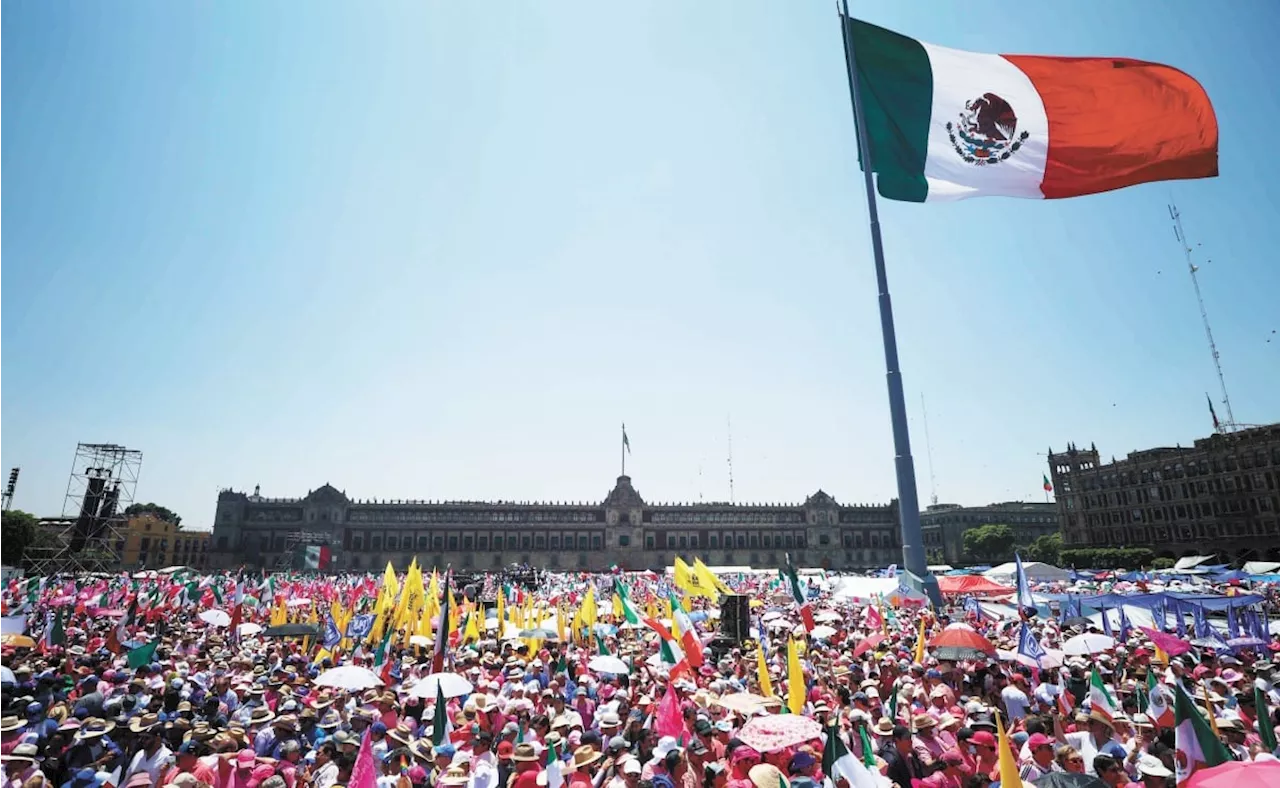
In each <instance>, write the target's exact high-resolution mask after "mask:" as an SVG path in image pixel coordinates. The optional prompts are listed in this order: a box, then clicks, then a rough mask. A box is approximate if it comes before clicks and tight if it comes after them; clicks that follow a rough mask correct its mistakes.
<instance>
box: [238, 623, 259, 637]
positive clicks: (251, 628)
mask: <svg viewBox="0 0 1280 788" xmlns="http://www.w3.org/2000/svg"><path fill="white" fill-rule="evenodd" d="M261 631H262V625H261V624H255V623H253V622H252V621H246V622H245V623H243V624H241V625H240V626H238V627H236V632H237V633H239V634H241V635H256V634H258V633H259V632H261Z"/></svg>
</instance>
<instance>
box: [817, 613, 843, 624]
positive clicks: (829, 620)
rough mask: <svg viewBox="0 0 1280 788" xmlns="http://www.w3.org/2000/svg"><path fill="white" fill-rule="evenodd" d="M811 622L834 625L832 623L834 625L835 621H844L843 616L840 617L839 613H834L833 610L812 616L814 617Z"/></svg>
mask: <svg viewBox="0 0 1280 788" xmlns="http://www.w3.org/2000/svg"><path fill="white" fill-rule="evenodd" d="M813 620H814V621H821V622H823V623H825V624H834V623H836V622H837V621H843V620H844V616H842V615H840V614H839V613H837V612H836V611H834V610H824V611H822V612H821V613H819V614H818V615H816V616H814V617H813Z"/></svg>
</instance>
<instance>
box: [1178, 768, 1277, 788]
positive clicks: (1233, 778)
mask: <svg viewBox="0 0 1280 788" xmlns="http://www.w3.org/2000/svg"><path fill="white" fill-rule="evenodd" d="M1243 785H1247V786H1249V788H1280V761H1227V762H1226V763H1224V764H1222V765H1221V766H1214V767H1212V768H1210V769H1197V770H1196V773H1195V774H1193V775H1191V777H1190V779H1188V780H1187V782H1186V788H1239V786H1243Z"/></svg>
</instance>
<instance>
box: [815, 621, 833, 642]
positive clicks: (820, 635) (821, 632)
mask: <svg viewBox="0 0 1280 788" xmlns="http://www.w3.org/2000/svg"><path fill="white" fill-rule="evenodd" d="M835 633H836V630H835V627H829V626H827V625H826V624H819V625H818V626H816V627H814V628H813V631H812V632H810V633H809V637H812V638H815V639H817V640H826V639H827V638H829V637H831V636H832V635H834V634H835Z"/></svg>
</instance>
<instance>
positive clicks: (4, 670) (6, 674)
mask: <svg viewBox="0 0 1280 788" xmlns="http://www.w3.org/2000/svg"><path fill="white" fill-rule="evenodd" d="M17 683H18V677H17V676H15V675H13V671H12V670H10V669H9V666H8V665H0V684H17Z"/></svg>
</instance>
